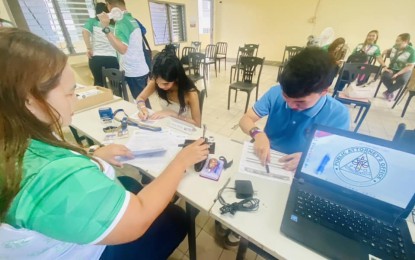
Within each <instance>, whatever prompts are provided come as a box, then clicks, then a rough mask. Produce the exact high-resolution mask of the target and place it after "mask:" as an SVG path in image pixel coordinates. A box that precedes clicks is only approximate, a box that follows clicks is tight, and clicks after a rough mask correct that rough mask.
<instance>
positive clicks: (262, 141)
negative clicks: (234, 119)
mask: <svg viewBox="0 0 415 260" xmlns="http://www.w3.org/2000/svg"><path fill="white" fill-rule="evenodd" d="M333 69H334V68H333V64H332V62H331V58H330V55H329V54H328V53H327V52H325V51H324V50H321V49H319V48H314V47H309V48H306V49H304V50H303V51H301V52H300V53H299V54H297V55H296V56H294V57H292V58H291V59H290V60H289V61H288V63H287V65H286V67H285V68H284V71H283V72H282V74H281V82H280V85H277V86H274V87H272V88H270V89H269V90H268V91H267V92H266V93H265V94H264V95H263V96H262V97H261V99H260V100H258V101H257V102H256V103H255V104H254V106H253V107H252V108H251V109H249V110H248V112H247V113H246V114H245V115H244V116H243V117H242V118H241V120H240V121H239V126H240V127H241V129H242V131H243V132H245V133H246V134H249V135H250V136H251V137H252V138H253V139H254V140H255V142H254V150H255V153H256V155H257V156H258V157H259V159H260V160H261V162H262V163H263V164H266V163H267V162H269V161H270V149H273V150H277V151H280V152H283V153H286V154H287V155H286V156H284V157H282V158H281V161H282V162H283V163H284V169H286V170H290V171H295V169H296V168H297V165H298V162H299V159H300V156H301V152H302V151H303V150H304V149H305V146H306V139H307V137H308V133H309V130H310V128H311V126H312V125H313V124H320V125H325V126H331V127H336V128H341V129H349V125H350V115H349V111H348V109H347V108H346V107H345V106H344V105H343V104H341V103H340V102H339V101H337V100H335V99H333V98H332V97H330V96H327V95H326V94H327V89H328V88H329V87H330V85H331V83H332V81H333V72H332V71H333ZM264 116H268V119H267V122H266V125H265V129H264V130H263V131H262V130H261V129H259V128H258V127H257V126H256V125H255V122H256V121H258V120H259V119H261V118H262V117H264Z"/></svg>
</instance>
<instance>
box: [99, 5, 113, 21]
mask: <svg viewBox="0 0 415 260" xmlns="http://www.w3.org/2000/svg"><path fill="white" fill-rule="evenodd" d="M101 13H109V10H108V8H107V5H106V4H105V3H97V4H96V5H95V19H97V21H99V18H98V15H99V14H101ZM110 24H111V25H114V24H115V21H114V20H113V19H111V20H110Z"/></svg>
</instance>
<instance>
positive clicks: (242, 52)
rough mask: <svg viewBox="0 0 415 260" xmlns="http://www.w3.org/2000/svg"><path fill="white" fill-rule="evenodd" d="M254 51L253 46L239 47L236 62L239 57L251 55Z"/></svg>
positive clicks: (237, 62)
mask: <svg viewBox="0 0 415 260" xmlns="http://www.w3.org/2000/svg"><path fill="white" fill-rule="evenodd" d="M254 52H255V48H254V47H239V48H238V54H237V55H236V64H239V59H240V57H253V56H254Z"/></svg>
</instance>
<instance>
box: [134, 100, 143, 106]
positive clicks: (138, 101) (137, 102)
mask: <svg viewBox="0 0 415 260" xmlns="http://www.w3.org/2000/svg"><path fill="white" fill-rule="evenodd" d="M135 103H136V104H137V105H138V104H139V103H145V101H144V100H136V101H135Z"/></svg>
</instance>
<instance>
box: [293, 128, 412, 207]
mask: <svg viewBox="0 0 415 260" xmlns="http://www.w3.org/2000/svg"><path fill="white" fill-rule="evenodd" d="M413 162H415V155H413V154H410V153H405V152H402V151H398V150H394V149H392V148H388V147H385V146H381V145H377V144H374V143H371V142H366V141H362V140H357V139H353V138H350V137H346V136H342V135H337V134H333V133H329V132H327V131H322V130H316V131H315V133H314V136H313V139H312V140H311V144H310V146H309V149H308V151H307V154H306V157H305V158H304V162H303V165H302V167H301V172H302V173H303V174H306V175H310V176H313V177H315V178H319V179H321V180H324V181H327V182H330V183H333V184H336V185H339V186H342V187H344V188H347V189H350V190H353V191H356V192H359V193H362V194H364V195H366V196H370V197H372V198H375V199H378V200H381V201H384V202H386V203H389V204H392V205H395V206H397V207H400V208H406V207H407V205H408V203H409V202H410V200H411V199H412V196H413V195H414V193H415V185H414V179H415V172H414V167H413V165H414V164H413Z"/></svg>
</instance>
